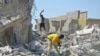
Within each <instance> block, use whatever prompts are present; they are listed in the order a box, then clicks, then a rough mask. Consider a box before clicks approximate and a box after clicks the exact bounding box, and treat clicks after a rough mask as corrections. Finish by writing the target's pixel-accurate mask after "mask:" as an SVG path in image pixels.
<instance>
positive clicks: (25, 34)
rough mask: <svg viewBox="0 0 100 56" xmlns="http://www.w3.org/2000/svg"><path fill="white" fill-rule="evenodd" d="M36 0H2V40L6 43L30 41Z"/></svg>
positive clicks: (0, 6)
mask: <svg viewBox="0 0 100 56" xmlns="http://www.w3.org/2000/svg"><path fill="white" fill-rule="evenodd" d="M33 3H34V0H0V42H1V43H2V44H4V45H6V44H7V42H8V43H9V44H11V43H14V34H16V36H15V37H16V39H15V40H16V41H17V43H18V44H25V43H28V42H29V39H30V34H29V33H30V32H31V27H32V24H31V9H32V5H33Z"/></svg>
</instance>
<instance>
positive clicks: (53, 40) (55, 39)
mask: <svg viewBox="0 0 100 56" xmlns="http://www.w3.org/2000/svg"><path fill="white" fill-rule="evenodd" d="M47 38H48V53H47V56H50V50H51V47H52V45H53V46H54V48H55V49H56V51H57V53H58V55H59V56H60V51H59V50H58V46H61V45H60V39H63V38H64V35H63V34H55V33H50V34H48V36H47Z"/></svg>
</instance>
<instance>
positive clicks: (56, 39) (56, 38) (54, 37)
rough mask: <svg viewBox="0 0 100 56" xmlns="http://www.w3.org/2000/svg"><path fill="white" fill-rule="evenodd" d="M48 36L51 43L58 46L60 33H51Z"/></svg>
mask: <svg viewBox="0 0 100 56" xmlns="http://www.w3.org/2000/svg"><path fill="white" fill-rule="evenodd" d="M47 37H48V39H49V40H50V41H51V43H52V44H53V45H56V46H58V43H59V42H60V39H59V35H58V34H50V35H48V36H47Z"/></svg>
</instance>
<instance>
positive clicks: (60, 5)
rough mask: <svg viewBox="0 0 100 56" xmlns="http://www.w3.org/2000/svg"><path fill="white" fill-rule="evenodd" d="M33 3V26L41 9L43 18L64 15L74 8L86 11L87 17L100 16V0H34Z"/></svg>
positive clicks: (74, 9)
mask: <svg viewBox="0 0 100 56" xmlns="http://www.w3.org/2000/svg"><path fill="white" fill-rule="evenodd" d="M35 5H36V8H37V10H36V11H35V14H34V15H32V16H33V17H32V19H33V20H32V24H33V26H34V24H35V21H34V19H38V18H40V17H39V13H40V12H41V10H43V9H44V13H43V15H44V17H45V18H51V17H57V16H61V15H65V14H66V13H67V12H70V11H76V10H80V11H87V12H88V18H97V19H98V18H100V0H35ZM32 13H33V12H32ZM33 28H34V27H33Z"/></svg>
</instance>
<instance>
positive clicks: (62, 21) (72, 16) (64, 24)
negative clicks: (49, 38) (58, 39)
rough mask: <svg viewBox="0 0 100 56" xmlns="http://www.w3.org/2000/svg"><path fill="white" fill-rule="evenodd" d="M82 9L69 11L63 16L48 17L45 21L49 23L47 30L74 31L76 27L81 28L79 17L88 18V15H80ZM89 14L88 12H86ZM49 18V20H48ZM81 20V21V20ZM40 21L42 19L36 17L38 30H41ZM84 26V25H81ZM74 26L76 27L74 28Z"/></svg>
mask: <svg viewBox="0 0 100 56" xmlns="http://www.w3.org/2000/svg"><path fill="white" fill-rule="evenodd" d="M80 13H81V12H80V11H73V12H68V13H67V14H66V15H63V16H58V17H54V18H49V19H46V20H45V21H46V22H45V23H46V24H48V25H46V27H48V28H46V29H47V31H49V32H61V31H64V32H68V31H69V32H70V33H71V32H74V31H75V30H76V29H78V28H79V23H78V22H79V19H81V18H82V17H84V18H83V19H85V20H86V17H85V16H84V14H85V13H84V14H83V13H81V14H83V15H81V16H80ZM85 15H87V14H85ZM47 20H48V21H49V22H47ZM80 22H81V21H80ZM39 23H40V19H36V24H37V30H38V31H39ZM80 26H83V25H80ZM73 27H74V28H73Z"/></svg>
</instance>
